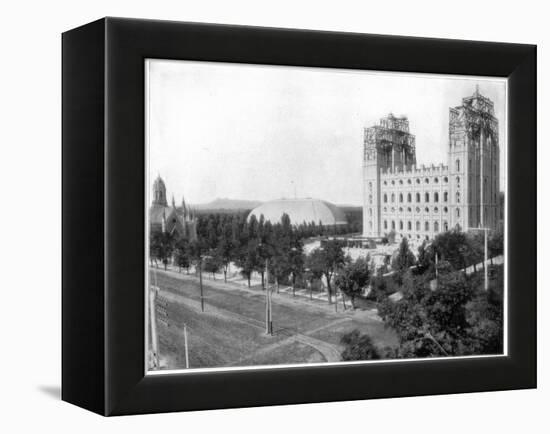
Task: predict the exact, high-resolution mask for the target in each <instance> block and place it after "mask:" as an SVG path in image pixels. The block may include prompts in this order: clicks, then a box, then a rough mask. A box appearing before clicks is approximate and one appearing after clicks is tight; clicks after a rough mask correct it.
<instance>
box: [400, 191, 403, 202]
mask: <svg viewBox="0 0 550 434" xmlns="http://www.w3.org/2000/svg"><path fill="white" fill-rule="evenodd" d="M399 203H403V193H399Z"/></svg>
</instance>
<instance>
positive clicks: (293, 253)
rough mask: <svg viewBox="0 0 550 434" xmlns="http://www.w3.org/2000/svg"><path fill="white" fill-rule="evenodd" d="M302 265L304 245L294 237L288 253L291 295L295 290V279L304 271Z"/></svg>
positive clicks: (303, 262) (303, 263) (303, 261)
mask: <svg viewBox="0 0 550 434" xmlns="http://www.w3.org/2000/svg"><path fill="white" fill-rule="evenodd" d="M304 265H305V260H304V246H303V244H302V241H301V240H300V239H298V238H297V237H295V238H294V239H293V241H292V247H291V249H290V252H289V254H288V269H289V271H290V275H291V283H292V295H294V294H295V291H296V279H297V278H298V277H299V276H301V275H302V273H303V272H304Z"/></svg>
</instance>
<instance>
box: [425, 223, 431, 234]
mask: <svg viewBox="0 0 550 434" xmlns="http://www.w3.org/2000/svg"><path fill="white" fill-rule="evenodd" d="M424 230H425V231H426V232H428V231H429V230H430V222H425V223H424Z"/></svg>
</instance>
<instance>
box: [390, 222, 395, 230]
mask: <svg viewBox="0 0 550 434" xmlns="http://www.w3.org/2000/svg"><path fill="white" fill-rule="evenodd" d="M391 228H392V229H393V230H395V221H393V220H392V222H391Z"/></svg>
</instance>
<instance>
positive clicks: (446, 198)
mask: <svg viewBox="0 0 550 434" xmlns="http://www.w3.org/2000/svg"><path fill="white" fill-rule="evenodd" d="M395 197H396V196H395V193H392V194H391V196H390V199H391V203H395ZM421 198H422V195H421V194H420V193H416V203H420V202H421ZM398 199H399V203H403V202H404V199H405V195H404V194H403V193H399V196H398ZM455 199H456V203H460V192H459V191H457V192H456V198H455ZM383 200H384V203H388V194H387V193H384V196H383ZM433 201H434V203H438V202H439V193H438V192H437V191H436V192H435V193H433ZM448 201H449V193H448V192H446V191H445V192H443V202H448ZM424 202H426V203H429V202H430V193H429V192H426V193H424ZM369 203H370V204H372V194H369ZM407 203H412V193H407Z"/></svg>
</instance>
